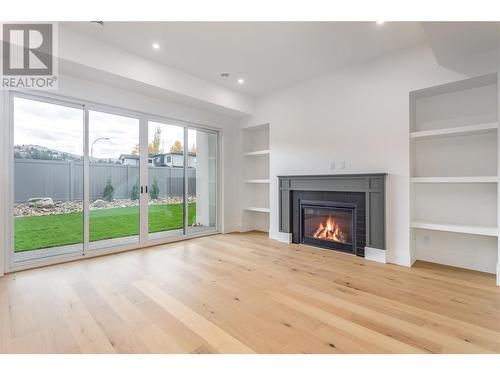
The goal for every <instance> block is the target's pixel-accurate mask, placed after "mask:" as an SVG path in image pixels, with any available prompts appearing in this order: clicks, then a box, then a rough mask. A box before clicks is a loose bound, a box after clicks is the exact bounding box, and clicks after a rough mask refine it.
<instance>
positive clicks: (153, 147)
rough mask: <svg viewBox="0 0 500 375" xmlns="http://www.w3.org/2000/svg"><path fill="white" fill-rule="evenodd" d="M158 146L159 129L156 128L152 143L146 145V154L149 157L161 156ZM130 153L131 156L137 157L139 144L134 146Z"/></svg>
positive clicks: (159, 139)
mask: <svg viewBox="0 0 500 375" xmlns="http://www.w3.org/2000/svg"><path fill="white" fill-rule="evenodd" d="M160 145H161V128H160V127H157V128H156V129H155V134H154V136H153V141H152V142H151V143H150V144H148V154H150V155H155V154H161V153H162V152H163V150H162V149H161V147H160ZM131 153H132V155H139V144H136V145H135V147H134V149H133V150H132V152H131Z"/></svg>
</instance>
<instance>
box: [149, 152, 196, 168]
mask: <svg viewBox="0 0 500 375" xmlns="http://www.w3.org/2000/svg"><path fill="white" fill-rule="evenodd" d="M151 158H152V159H153V165H154V166H155V167H179V168H182V167H184V153H183V152H168V153H164V154H156V155H153V156H152V157H151ZM188 168H196V152H189V153H188Z"/></svg>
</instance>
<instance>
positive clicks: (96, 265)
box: [0, 232, 500, 353]
mask: <svg viewBox="0 0 500 375" xmlns="http://www.w3.org/2000/svg"><path fill="white" fill-rule="evenodd" d="M0 352H2V353H19V352H22V353H254V352H255V353H488V352H496V353H499V352H500V288H498V287H496V286H495V280H494V276H493V275H487V274H482V273H478V272H471V271H464V270H459V269H454V268H449V267H443V266H437V265H433V264H429V263H423V262H420V263H417V264H416V265H415V266H414V267H413V268H411V269H410V268H404V267H399V266H395V265H385V264H379V263H374V262H370V261H365V260H364V259H362V258H358V257H354V256H350V255H345V254H340V253H336V252H332V251H327V250H320V249H316V248H312V247H308V246H304V245H286V244H281V243H278V242H276V241H271V240H269V239H267V238H266V236H265V235H264V234H261V233H257V232H252V233H246V234H230V235H216V236H211V237H204V238H198V239H193V240H189V241H184V242H178V243H173V244H169V245H162V246H158V247H154V248H150V249H143V250H137V251H131V252H127V253H121V254H115V255H110V256H105V257H99V258H94V259H88V260H84V261H78V262H73V263H66V264H62V265H56V266H50V267H44V268H39V269H35V270H30V271H24V272H19V273H15V274H10V275H7V276H6V277H4V278H3V279H0Z"/></svg>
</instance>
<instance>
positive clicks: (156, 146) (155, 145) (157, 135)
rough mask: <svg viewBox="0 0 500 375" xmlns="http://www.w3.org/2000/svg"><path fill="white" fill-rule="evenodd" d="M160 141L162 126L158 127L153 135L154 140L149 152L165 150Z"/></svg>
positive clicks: (157, 152)
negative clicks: (161, 147) (162, 148)
mask: <svg viewBox="0 0 500 375" xmlns="http://www.w3.org/2000/svg"><path fill="white" fill-rule="evenodd" d="M160 142H161V128H160V127H157V128H156V130H155V135H154V136H153V142H151V143H150V144H149V145H148V152H149V153H150V154H159V153H161V152H163V150H161V149H160Z"/></svg>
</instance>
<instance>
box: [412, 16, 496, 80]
mask: <svg viewBox="0 0 500 375" xmlns="http://www.w3.org/2000/svg"><path fill="white" fill-rule="evenodd" d="M499 25H500V24H499V23H498V22H422V27H423V29H424V32H425V35H426V39H427V41H428V43H429V45H430V46H431V48H432V51H433V52H434V56H435V57H436V61H437V62H438V63H439V65H441V66H444V67H447V68H449V69H452V70H454V71H457V72H460V73H462V74H465V75H472V76H474V75H478V74H480V72H484V71H489V72H494V71H496V70H497V69H498V46H499V31H500V30H499Z"/></svg>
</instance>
